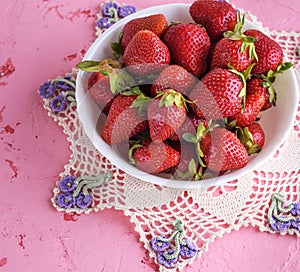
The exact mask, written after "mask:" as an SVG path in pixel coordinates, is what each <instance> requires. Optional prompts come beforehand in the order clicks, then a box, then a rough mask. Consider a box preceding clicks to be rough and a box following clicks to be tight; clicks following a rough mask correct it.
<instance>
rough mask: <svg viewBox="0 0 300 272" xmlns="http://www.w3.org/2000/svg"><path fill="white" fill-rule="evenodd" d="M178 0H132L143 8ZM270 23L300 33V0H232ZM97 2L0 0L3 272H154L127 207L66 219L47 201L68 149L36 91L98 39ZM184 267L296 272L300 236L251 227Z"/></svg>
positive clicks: (236, 271)
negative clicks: (10, 68) (4, 68)
mask: <svg viewBox="0 0 300 272" xmlns="http://www.w3.org/2000/svg"><path fill="white" fill-rule="evenodd" d="M171 2H189V3H191V2H192V1H182V0H181V1H174V0H152V1H138V0H127V2H126V3H128V4H133V5H136V6H137V7H139V8H145V7H149V6H151V5H155V4H164V3H171ZM232 2H233V3H234V4H235V5H236V6H237V7H241V8H243V9H245V10H249V11H251V12H252V13H253V14H255V15H256V16H257V17H258V19H259V20H261V21H262V22H263V24H264V25H265V26H269V27H270V28H271V29H276V30H287V31H293V30H294V31H298V32H300V20H299V18H300V2H299V0H264V1H262V0H240V1H238V0H232ZM99 3H100V1H96V0H85V1H82V0H26V1H11V0H2V1H1V8H0V18H1V24H0V67H2V66H3V65H5V64H6V63H7V61H8V60H9V59H10V60H11V62H12V65H13V66H14V67H15V71H14V72H13V73H12V74H4V75H2V74H1V72H0V185H1V187H0V271H5V272H13V271H17V272H21V271H22V272H27V271H28V272H29V271H31V272H32V271H55V272H77V271H78V272H87V271H88V272H98V271H107V272H114V271H116V272H118V271H125V272H126V271H155V270H156V269H157V267H156V265H154V264H153V262H152V260H150V259H149V257H148V254H147V252H146V251H145V249H144V248H143V246H142V244H141V243H140V242H139V241H138V239H139V237H138V234H137V233H136V232H135V231H134V226H133V224H131V223H130V221H129V218H127V217H125V216H124V215H123V214H122V212H120V211H115V210H112V209H111V210H104V211H101V212H99V213H94V214H90V215H88V216H86V215H82V216H75V217H68V216H64V214H62V213H58V212H56V211H55V209H54V208H52V206H51V203H50V198H51V197H52V189H53V186H54V184H55V182H56V180H57V179H58V174H59V173H60V172H61V171H62V170H63V166H64V164H66V163H67V161H68V158H69V155H70V151H69V149H68V143H67V141H66V137H65V136H64V134H63V133H62V129H61V128H60V127H58V125H57V124H56V123H54V122H53V121H52V119H51V118H49V117H48V116H47V113H46V111H45V110H43V108H42V102H41V100H40V99H39V97H38V95H37V92H36V89H37V88H38V86H39V85H40V83H42V82H44V81H46V80H48V79H49V78H53V77H56V76H58V75H61V74H64V73H66V72H69V71H70V70H71V68H72V67H74V66H75V64H76V63H77V62H79V61H80V59H81V58H82V53H83V52H84V51H85V50H87V49H88V47H89V45H90V43H91V42H92V41H93V40H94V38H95V36H94V21H95V15H96V13H97V12H98V10H99V8H98V7H99ZM185 271H189V272H191V271H201V272H202V271H204V272H213V271H214V272H215V271H218V272H219V271H222V272H240V271H243V272H250V271H256V272H279V271H280V272H288V271H300V239H297V238H296V237H290V236H280V235H270V234H267V233H260V232H259V231H258V230H257V229H254V228H247V229H246V228H242V229H241V230H240V231H238V232H232V233H230V234H227V235H225V236H224V238H222V239H217V240H216V241H215V242H214V243H213V244H212V245H210V247H209V251H208V252H206V253H204V254H203V256H202V258H201V259H199V260H196V261H195V262H194V264H193V265H191V266H190V267H188V268H187V269H185Z"/></svg>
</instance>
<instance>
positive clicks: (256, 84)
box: [247, 78, 276, 111]
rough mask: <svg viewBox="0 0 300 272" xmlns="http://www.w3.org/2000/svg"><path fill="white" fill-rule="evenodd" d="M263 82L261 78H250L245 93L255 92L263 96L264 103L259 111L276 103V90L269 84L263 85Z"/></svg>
mask: <svg viewBox="0 0 300 272" xmlns="http://www.w3.org/2000/svg"><path fill="white" fill-rule="evenodd" d="M264 82H265V81H264V80H263V79H260V78H252V79H250V80H249V82H248V83H247V95H250V94H254V93H256V94H260V95H262V96H264V97H265V103H264V105H263V106H262V108H261V111H264V110H267V109H269V108H271V107H272V106H274V105H275V103H276V92H275V90H274V88H273V87H272V86H271V85H269V86H266V85H265V86H264Z"/></svg>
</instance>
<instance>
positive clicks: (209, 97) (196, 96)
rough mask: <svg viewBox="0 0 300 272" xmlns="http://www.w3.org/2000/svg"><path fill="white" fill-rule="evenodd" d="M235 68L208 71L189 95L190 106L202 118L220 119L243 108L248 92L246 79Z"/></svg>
mask: <svg viewBox="0 0 300 272" xmlns="http://www.w3.org/2000/svg"><path fill="white" fill-rule="evenodd" d="M235 73H236V72H234V70H228V69H222V68H215V69H213V70H211V71H210V72H208V73H207V74H206V75H205V76H204V77H203V78H202V79H201V81H200V82H199V83H198V84H197V85H196V86H195V88H194V89H193V90H192V91H191V93H190V95H189V99H190V100H191V101H193V102H194V103H191V104H190V106H191V108H192V109H193V111H194V112H195V114H196V115H197V116H198V117H200V118H205V119H207V120H209V119H220V118H226V117H229V116H232V115H234V114H236V113H237V112H239V111H241V109H242V98H243V96H244V95H245V93H246V89H245V86H243V84H244V85H245V83H244V79H243V80H242V79H241V78H243V77H242V75H240V77H239V76H238V75H237V74H235Z"/></svg>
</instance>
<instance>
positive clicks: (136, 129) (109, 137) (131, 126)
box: [101, 95, 148, 145]
mask: <svg viewBox="0 0 300 272" xmlns="http://www.w3.org/2000/svg"><path fill="white" fill-rule="evenodd" d="M137 99H138V96H137V95H129V96H127V95H118V96H117V97H116V98H115V99H114V101H113V103H112V105H111V107H110V110H109V113H108V116H107V119H106V121H105V124H104V126H103V128H102V131H101V137H102V138H103V140H104V141H105V142H107V143H108V144H110V145H114V144H117V143H120V142H123V141H126V140H127V141H128V139H129V138H131V137H133V136H134V135H136V134H139V133H141V132H143V131H145V130H146V129H148V122H147V118H146V116H143V115H140V114H139V109H138V108H137V107H134V105H135V104H133V103H135V102H136V101H137ZM145 101H147V99H146V98H145Z"/></svg>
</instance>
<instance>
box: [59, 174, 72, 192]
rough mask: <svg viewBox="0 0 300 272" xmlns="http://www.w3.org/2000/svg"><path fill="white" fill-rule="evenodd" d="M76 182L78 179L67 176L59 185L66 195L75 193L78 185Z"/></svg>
mask: <svg viewBox="0 0 300 272" xmlns="http://www.w3.org/2000/svg"><path fill="white" fill-rule="evenodd" d="M75 180H76V177H73V176H66V177H64V178H63V179H62V180H61V181H60V182H59V183H58V187H59V189H60V190H61V191H62V192H64V193H70V192H73V191H74V190H75V188H76V185H75V183H74V181H75Z"/></svg>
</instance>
